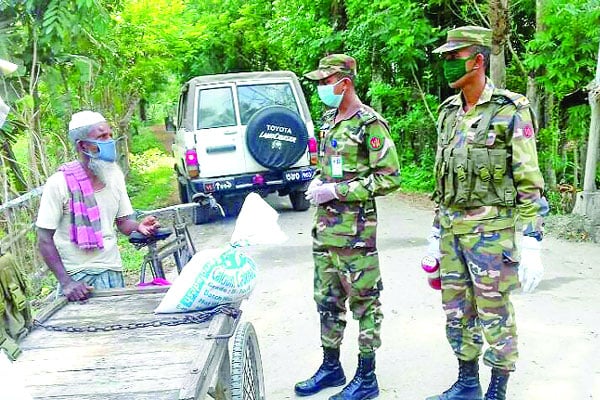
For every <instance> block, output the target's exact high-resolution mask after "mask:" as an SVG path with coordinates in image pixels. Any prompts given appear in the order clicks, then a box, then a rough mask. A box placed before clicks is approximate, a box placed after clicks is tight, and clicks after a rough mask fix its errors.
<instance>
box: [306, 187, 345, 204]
mask: <svg viewBox="0 0 600 400" xmlns="http://www.w3.org/2000/svg"><path fill="white" fill-rule="evenodd" d="M337 198H338V196H337V193H336V192H335V183H322V182H321V185H316V184H315V186H314V187H313V188H312V189H311V188H310V186H309V188H308V190H307V191H306V200H310V202H311V203H313V204H323V203H327V202H328V201H331V200H333V199H337Z"/></svg>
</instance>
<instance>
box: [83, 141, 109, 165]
mask: <svg viewBox="0 0 600 400" xmlns="http://www.w3.org/2000/svg"><path fill="white" fill-rule="evenodd" d="M82 142H87V143H93V144H95V145H96V146H97V147H98V151H97V152H95V153H88V152H87V151H84V152H83V154H85V155H88V156H90V157H91V158H97V159H98V160H102V161H107V162H114V161H115V160H116V159H117V146H116V141H114V140H113V139H110V140H88V139H86V140H82Z"/></svg>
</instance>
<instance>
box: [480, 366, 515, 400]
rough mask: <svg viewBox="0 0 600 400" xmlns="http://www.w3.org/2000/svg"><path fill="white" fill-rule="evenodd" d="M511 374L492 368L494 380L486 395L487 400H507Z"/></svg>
mask: <svg viewBox="0 0 600 400" xmlns="http://www.w3.org/2000/svg"><path fill="white" fill-rule="evenodd" d="M509 374H510V372H508V371H505V370H502V369H498V368H492V379H491V381H490V386H489V387H488V390H487V393H486V394H485V400H505V399H506V384H507V383H508V377H509Z"/></svg>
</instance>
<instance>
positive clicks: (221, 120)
mask: <svg viewBox="0 0 600 400" xmlns="http://www.w3.org/2000/svg"><path fill="white" fill-rule="evenodd" d="M233 125H236V122H235V112H234V109H233V92H232V90H231V88H230V87H223V88H211V89H200V91H199V93H198V129H208V128H220V127H223V126H233Z"/></svg>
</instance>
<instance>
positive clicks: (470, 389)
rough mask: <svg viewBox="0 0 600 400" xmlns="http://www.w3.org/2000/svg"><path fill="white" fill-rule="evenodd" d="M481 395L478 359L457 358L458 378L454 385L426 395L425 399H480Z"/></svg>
mask: <svg viewBox="0 0 600 400" xmlns="http://www.w3.org/2000/svg"><path fill="white" fill-rule="evenodd" d="M482 396H483V395H482V391H481V384H480V383H479V364H478V360H477V359H475V360H472V361H463V360H458V379H457V381H456V382H454V385H452V387H451V388H450V389H448V390H446V391H445V392H444V393H442V394H440V395H438V396H432V397H428V398H427V400H482Z"/></svg>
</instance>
